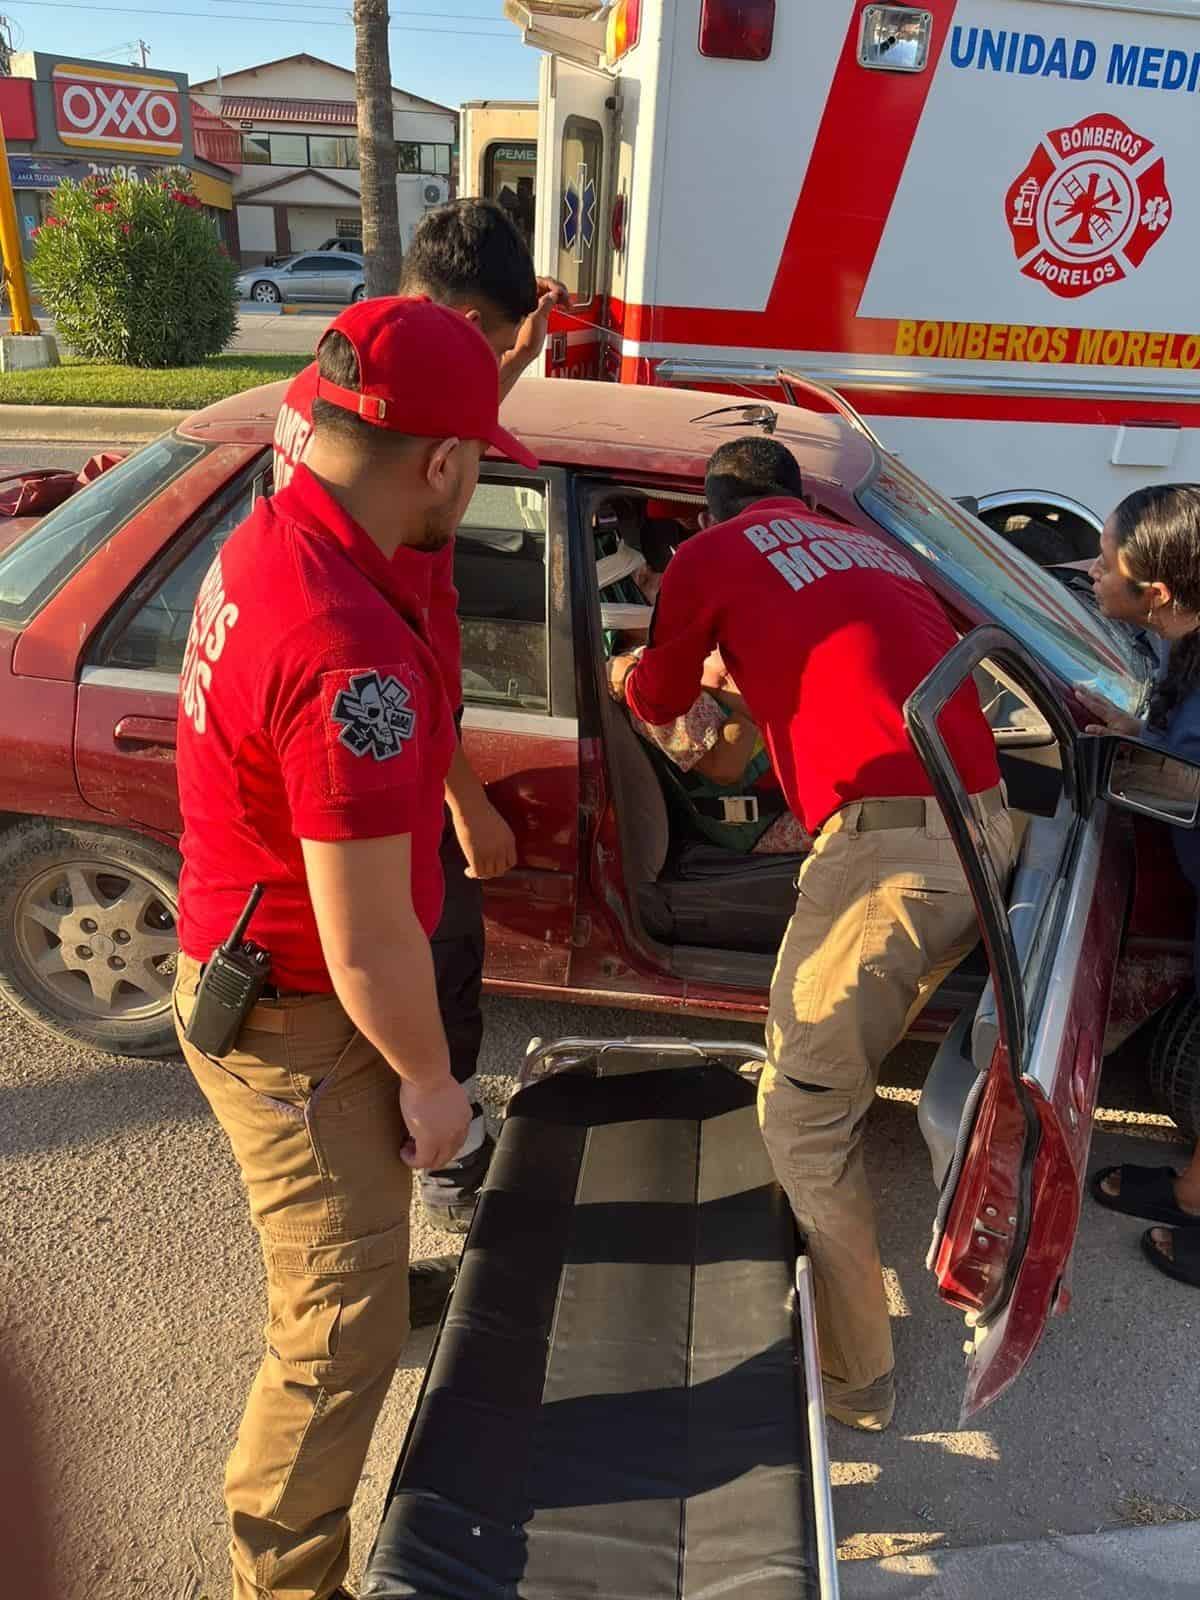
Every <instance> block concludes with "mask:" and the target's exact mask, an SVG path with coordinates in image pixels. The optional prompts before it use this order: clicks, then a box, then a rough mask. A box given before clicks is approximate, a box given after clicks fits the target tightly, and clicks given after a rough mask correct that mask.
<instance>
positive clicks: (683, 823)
mask: <svg viewBox="0 0 1200 1600" xmlns="http://www.w3.org/2000/svg"><path fill="white" fill-rule="evenodd" d="M662 509H664V508H662V507H661V506H655V505H650V506H647V505H644V504H642V503H641V502H635V501H633V500H631V499H620V500H617V501H614V502H612V503H610V504H609V505H608V506H606V507H604V508H603V509H602V510H601V511H600V512H599V513H598V514H597V517H596V522H595V535H596V542H597V548H598V549H605V550H607V551H608V553H607V554H606V555H603V556H601V557H600V559H599V560H598V562H597V564H596V577H597V582H598V584H599V587H600V600H601V607H600V617H601V627H602V628H603V630H604V638H605V650H606V654H607V655H609V656H615V655H622V654H625V653H628V652H632V653H637V652H638V651H640V650H641V649H642V648H643V647H644V646H645V643H646V631H647V628H648V625H649V616H650V610H651V608H652V606H653V604H654V602H655V600H656V599H657V597H658V591H659V588H660V586H661V584H662V574H663V572H665V571H666V568H667V565H668V563H669V562H670V560H671V557H672V556H673V555H674V553H675V551H676V550H677V549H678V548H679V546H680V545H681V544H683V542H684V540H685V539H688V538H690V537H691V536H692V534H693V533H695V532H696V531H697V530H698V529H699V528H701V527H704V526H706V525H707V523H708V521H709V518H708V514H707V513H706V512H701V513H700V514H699V516H696V515H695V514H694V513H693V514H692V515H690V516H688V517H687V520H686V521H684V520H682V519H679V518H676V517H664V516H661V515H659V516H652V515H650V512H651V511H652V510H660V511H661V510H662ZM666 509H671V508H666ZM627 540H628V541H629V542H626V541H627ZM633 595H636V596H637V599H636V600H631V598H630V597H631V596H633ZM625 711H626V715H627V716H628V717H629V722H630V725H631V726H632V728H633V730H634V732H635V733H637V734H638V736H639V737H640V738H641V740H642V742H643V743H644V744H645V745H646V746H647V747H648V750H649V752H650V756H651V760H652V762H653V764H654V768H655V771H656V772H657V774H658V777H659V781H660V783H661V784H662V786H663V788H664V790H665V792H666V799H667V801H668V804H669V805H670V808H671V812H672V814H673V816H674V817H675V818H676V820H677V822H678V823H679V826H680V829H681V832H682V834H683V836H684V838H686V839H688V840H691V841H694V842H696V843H702V844H712V845H716V846H717V847H718V848H719V849H721V850H729V851H733V852H737V853H741V854H746V853H749V854H753V855H794V854H800V853H802V852H803V851H805V850H807V849H808V847H809V844H810V840H809V838H808V835H807V834H806V833H805V831H804V828H803V826H802V825H801V823H800V821H799V819H798V818H797V817H796V816H795V815H794V814H793V813H792V811H791V810H790V809H789V808H788V803H787V800H786V799H785V797H784V794H783V791H782V790H781V789H780V787H779V780H778V778H777V777H776V776H775V773H774V771H773V769H772V767H771V760H770V757H769V756H768V755H767V751H766V746H765V745H764V744H763V741H762V736H761V734H760V733H759V730H758V728H757V727H756V726H755V724H754V720H753V718H752V717H751V715H750V713H749V711H748V710H747V708H746V702H745V700H744V699H743V698H742V696H741V695H740V694H739V693H738V690H737V685H736V684H735V683H734V681H733V677H732V675H731V674H730V672H729V669H728V668H727V667H726V665H725V663H724V661H723V660H722V659H721V652H720V651H719V650H714V651H713V652H712V654H711V655H710V656H709V658H708V660H707V661H706V662H705V663H704V675H703V679H702V688H701V692H700V693H699V694H698V695H697V696H696V699H695V700H694V701H693V703H692V705H691V706H689V707H688V709H687V710H686V711H685V712H684V713H683V715H682V716H679V717H676V718H675V720H674V721H673V722H670V723H667V724H666V725H665V726H664V727H661V728H655V727H652V726H651V725H650V724H649V723H646V722H643V721H642V720H641V719H640V718H639V717H636V716H635V715H634V714H633V712H632V711H630V710H629V708H628V707H626V708H625Z"/></svg>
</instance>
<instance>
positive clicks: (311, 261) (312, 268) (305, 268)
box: [288, 256, 325, 272]
mask: <svg viewBox="0 0 1200 1600" xmlns="http://www.w3.org/2000/svg"><path fill="white" fill-rule="evenodd" d="M324 266H325V263H324V262H323V261H322V260H321V257H320V256H301V257H300V259H299V261H293V262H292V264H291V266H290V267H289V268H288V271H289V272H321V271H322V270H323V269H324Z"/></svg>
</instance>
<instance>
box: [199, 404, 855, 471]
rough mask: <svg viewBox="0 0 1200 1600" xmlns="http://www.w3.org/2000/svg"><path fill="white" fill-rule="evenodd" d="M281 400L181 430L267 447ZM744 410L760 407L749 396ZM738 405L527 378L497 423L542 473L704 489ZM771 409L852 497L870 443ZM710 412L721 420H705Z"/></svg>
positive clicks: (803, 458)
mask: <svg viewBox="0 0 1200 1600" xmlns="http://www.w3.org/2000/svg"><path fill="white" fill-rule="evenodd" d="M286 391H287V384H286V383H273V384H267V385H265V386H264V387H263V388H261V389H248V390H246V391H245V392H243V393H242V394H238V395H234V396H232V397H231V398H230V399H228V400H220V401H218V402H217V404H216V405H212V406H209V407H207V408H206V409H205V410H204V411H198V412H196V413H195V415H193V416H191V417H189V418H188V419H187V420H186V421H185V422H184V423H182V424H181V425H180V430H179V431H180V432H181V433H183V434H185V435H186V436H187V437H188V438H193V439H203V440H206V441H208V442H211V443H217V442H226V441H228V442H233V443H239V444H263V445H266V444H269V443H270V441H271V436H272V433H273V431H274V427H275V418H276V415H277V413H278V411H279V408H280V406H281V405H282V404H283V397H284V394H285V393H286ZM746 404H747V405H751V404H753V405H758V406H760V405H761V404H762V402H761V400H760V399H759V397H758V396H755V397H754V398H753V400H752V401H748V402H746ZM740 405H741V402H740V401H739V400H738V399H737V398H736V397H735V396H731V395H728V394H706V393H704V392H702V391H698V390H695V389H660V388H651V387H649V386H643V385H633V384H616V383H598V382H590V381H585V380H574V379H570V378H555V379H553V380H548V379H541V378H527V379H523V380H522V381H521V382H520V383H518V384H517V386H516V388H515V389H514V390H513V392H512V394H511V395H509V397H508V399H507V400H506V401H505V402H504V406H503V408H502V412H501V415H502V419H503V422H504V425H505V427H506V428H509V429H511V431H512V432H513V433H515V434H517V435H518V437H519V438H520V439H521V441H522V442H523V443H524V444H526V445H527V446H528V447H529V449H531V450H532V451H533V453H534V454H535V455H536V456H537V458H538V460H539V461H541V462H543V463H544V464H545V465H547V466H573V467H579V468H584V469H587V468H594V469H596V470H598V471H618V472H631V473H637V474H638V475H639V476H642V475H644V476H648V477H656V478H658V477H665V478H675V479H689V478H690V479H697V480H702V479H703V477H704V466H705V463H706V462H707V460H708V458H709V456H710V455H711V454H712V453H713V451H714V450H715V449H716V448H717V447H718V445H721V444H724V443H726V442H728V441H729V440H730V439H736V438H738V437H740V436H742V435H748V434H755V433H756V432H757V430H756V429H755V427H754V426H753V424H752V423H751V422H750V421H748V420H745V419H743V418H741V417H740V416H739V411H738V409H736V408H739V407H740ZM728 407H733V408H735V409H734V410H732V411H729V410H726V409H725V408H728ZM770 409H771V410H772V411H774V412H775V413H776V415H777V417H778V423H777V425H776V430H775V434H774V437H775V438H776V439H777V440H779V442H780V443H781V444H785V445H786V446H787V447H788V448H789V449H790V450H791V451H792V454H793V455H794V456H795V457H796V459H797V461H798V462H799V463H800V468H801V471H802V472H804V473H806V474H808V475H809V476H815V477H818V478H821V479H823V480H824V481H826V482H829V483H833V484H835V485H838V486H840V487H843V488H844V489H846V490H847V491H849V492H853V490H854V489H855V488H856V487H857V486H858V485H859V484H860V483H861V482H862V481H863V479H864V478H866V477H867V476H868V474H869V473H870V472H871V471H872V470H873V468H874V465H875V453H874V450H873V448H872V446H871V444H870V443H869V442H868V440H866V439H865V438H863V436H862V435H861V434H859V433H857V432H856V431H855V430H854V429H853V428H851V426H850V425H849V424H848V423H847V422H845V421H843V420H842V418H841V417H839V416H836V415H834V414H833V413H823V412H814V411H806V410H802V409H801V408H800V407H798V406H788V405H782V404H781V405H776V404H774V403H773V402H771V404H770ZM712 411H718V413H719V414H718V415H717V416H715V417H708V418H707V419H704V414H705V413H706V412H712ZM702 419H704V420H702ZM493 458H494V452H493Z"/></svg>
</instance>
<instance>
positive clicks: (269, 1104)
mask: <svg viewBox="0 0 1200 1600" xmlns="http://www.w3.org/2000/svg"><path fill="white" fill-rule="evenodd" d="M199 977H200V969H199V967H198V965H197V963H196V962H194V961H191V960H189V959H187V958H186V957H181V958H180V962H179V976H178V979H177V981H176V987H175V1001H176V1023H177V1026H178V1025H180V1024H182V1023H186V1022H187V1019H188V1018H189V1017H190V1015H191V1013H192V1007H193V1005H194V1003H195V994H196V988H197V985H198V983H199ZM180 1036H181V1041H182V1027H180ZM183 1053H184V1056H185V1057H186V1059H187V1063H188V1066H189V1067H190V1068H191V1069H192V1072H193V1074H194V1075H195V1078H196V1081H197V1083H198V1084H199V1085H200V1088H201V1089H202V1090H203V1092H204V1095H205V1098H206V1099H207V1100H208V1103H209V1105H210V1106H211V1107H212V1109H213V1111H214V1113H215V1114H216V1117H217V1120H218V1121H219V1122H220V1124H221V1126H222V1127H223V1128H224V1130H225V1132H226V1134H227V1135H228V1137H229V1142H230V1144H231V1145H232V1146H233V1153H234V1155H235V1157H236V1158H237V1163H238V1166H239V1167H240V1168H241V1172H242V1181H243V1183H244V1184H245V1186H246V1190H247V1192H248V1195H249V1199H250V1214H251V1216H252V1218H253V1220H254V1224H255V1227H256V1228H257V1229H258V1233H259V1237H260V1239H261V1242H262V1247H263V1256H264V1258H265V1261H266V1268H267V1303H268V1322H267V1326H266V1341H267V1353H266V1357H265V1359H264V1361H263V1364H262V1366H261V1367H260V1368H259V1371H258V1376H257V1377H256V1378H255V1380H254V1384H253V1387H252V1388H251V1390H250V1398H249V1400H248V1401H247V1403H246V1410H245V1414H244V1415H243V1417H242V1423H241V1428H240V1430H239V1432H238V1439H237V1444H236V1446H235V1447H234V1451H233V1454H232V1456H231V1457H230V1459H229V1465H228V1468H227V1470H226V1474H225V1499H226V1504H227V1505H228V1508H229V1516H230V1522H231V1527H232V1534H233V1538H232V1544H231V1554H232V1558H233V1594H234V1600H263V1597H268V1596H269V1597H270V1600H325V1597H326V1596H328V1595H329V1594H331V1593H332V1592H333V1591H334V1590H335V1589H336V1588H337V1586H338V1584H339V1583H340V1582H341V1580H342V1578H343V1577H344V1576H345V1572H346V1565H347V1561H348V1559H349V1545H350V1521H349V1511H350V1503H351V1501H352V1500H353V1498H354V1492H355V1489H356V1488H357V1487H358V1480H359V1476H360V1474H361V1472H362V1466H363V1461H364V1459H365V1457H366V1453H367V1446H368V1445H369V1443H370V1440H371V1433H372V1430H373V1428H374V1426H375V1419H376V1417H377V1416H378V1414H379V1408H380V1406H381V1405H382V1404H383V1400H384V1396H385V1395H386V1394H387V1389H388V1384H389V1382H390V1381H391V1377H392V1373H393V1370H394V1369H395V1366H396V1361H397V1358H398V1357H399V1355H400V1351H401V1349H402V1347H403V1345H404V1341H405V1338H406V1337H407V1334H408V1213H409V1199H410V1195H411V1174H410V1172H409V1169H408V1167H406V1166H405V1164H404V1163H403V1161H401V1159H400V1149H401V1146H402V1144H403V1142H404V1140H405V1138H406V1136H407V1135H406V1133H405V1128H404V1123H403V1120H402V1118H401V1115H400V1106H399V1099H398V1089H399V1083H398V1080H397V1078H396V1075H395V1073H394V1072H392V1070H391V1069H390V1068H389V1067H388V1065H387V1064H386V1062H385V1061H384V1060H383V1058H382V1057H381V1056H380V1055H379V1054H378V1052H377V1051H376V1050H375V1049H374V1048H373V1046H371V1045H370V1044H368V1043H367V1041H366V1040H365V1039H364V1038H363V1037H362V1036H361V1035H360V1034H358V1033H357V1032H356V1031H355V1029H354V1027H353V1025H352V1023H351V1022H350V1020H349V1018H348V1017H347V1016H346V1014H345V1012H344V1011H343V1010H342V1008H341V1006H340V1005H339V1004H338V1002H337V1000H336V999H335V998H334V997H333V996H332V995H331V996H328V997H327V996H324V995H318V996H305V997H298V998H297V999H294V1000H279V1001H266V1002H260V1003H259V1004H258V1005H257V1006H256V1007H255V1008H254V1010H253V1011H252V1012H251V1013H250V1016H249V1018H248V1019H247V1022H246V1026H245V1027H244V1028H243V1030H242V1033H241V1035H240V1037H239V1039H238V1045H237V1049H236V1050H235V1051H234V1053H233V1054H231V1055H228V1056H226V1057H224V1059H223V1060H221V1061H216V1060H213V1059H212V1058H210V1057H208V1056H205V1055H202V1054H201V1053H200V1052H199V1051H198V1050H196V1049H194V1048H193V1047H192V1046H191V1045H189V1044H187V1043H186V1042H183Z"/></svg>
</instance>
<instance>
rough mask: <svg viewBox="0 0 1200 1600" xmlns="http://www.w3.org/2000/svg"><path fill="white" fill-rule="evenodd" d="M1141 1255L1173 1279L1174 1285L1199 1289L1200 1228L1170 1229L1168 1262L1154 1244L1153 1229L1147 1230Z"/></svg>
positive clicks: (1143, 1237) (1143, 1236)
mask: <svg viewBox="0 0 1200 1600" xmlns="http://www.w3.org/2000/svg"><path fill="white" fill-rule="evenodd" d="M1142 1254H1143V1255H1144V1256H1145V1257H1146V1260H1147V1261H1148V1262H1149V1263H1150V1265H1151V1266H1152V1267H1157V1268H1158V1270H1159V1271H1160V1272H1162V1273H1165V1274H1166V1276H1167V1277H1168V1278H1174V1279H1175V1281H1176V1283H1187V1284H1190V1285H1191V1286H1192V1288H1193V1289H1200V1228H1196V1227H1191V1228H1172V1229H1171V1259H1169V1260H1168V1258H1167V1257H1166V1256H1165V1255H1163V1253H1162V1251H1161V1250H1160V1249H1159V1247H1158V1246H1157V1245H1156V1244H1155V1242H1154V1229H1153V1228H1147V1229H1146V1231H1145V1233H1144V1234H1143V1235H1142Z"/></svg>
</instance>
